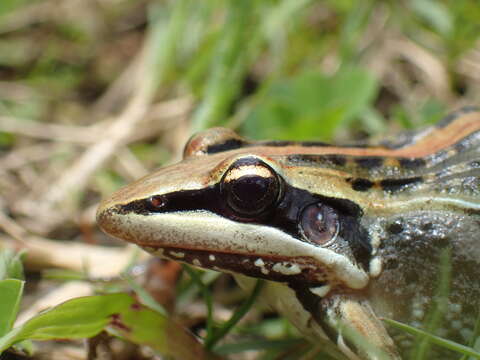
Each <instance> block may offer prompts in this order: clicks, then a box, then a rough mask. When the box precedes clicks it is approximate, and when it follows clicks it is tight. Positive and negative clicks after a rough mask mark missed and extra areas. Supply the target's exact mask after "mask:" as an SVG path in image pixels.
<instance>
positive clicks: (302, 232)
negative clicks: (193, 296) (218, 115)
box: [97, 108, 480, 360]
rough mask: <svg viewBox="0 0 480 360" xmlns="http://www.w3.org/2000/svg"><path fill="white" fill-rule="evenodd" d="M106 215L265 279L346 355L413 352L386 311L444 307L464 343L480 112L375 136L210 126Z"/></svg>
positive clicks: (242, 278) (145, 244) (400, 316)
mask: <svg viewBox="0 0 480 360" xmlns="http://www.w3.org/2000/svg"><path fill="white" fill-rule="evenodd" d="M97 219H98V223H99V224H100V226H101V227H102V228H103V230H104V231H105V232H107V233H109V234H111V235H113V236H115V237H118V238H120V239H124V240H126V241H129V242H132V243H135V244H137V245H139V246H140V247H142V248H143V249H145V250H146V251H148V252H150V253H152V254H154V255H158V256H161V257H164V258H168V259H173V260H177V261H181V262H185V263H188V264H192V265H195V266H198V267H203V268H208V269H214V270H218V271H225V272H229V273H233V274H236V277H237V278H238V281H239V282H240V284H241V285H243V286H245V287H248V286H251V283H252V278H262V279H265V280H266V286H265V289H264V290H265V297H267V299H269V301H270V302H271V303H272V305H273V306H274V307H276V308H277V309H278V310H279V311H280V312H282V313H283V314H284V315H285V316H286V317H287V318H289V319H290V321H291V322H292V323H293V324H294V325H295V326H296V327H297V328H298V329H299V330H300V331H301V332H302V333H304V334H305V335H306V336H307V337H308V338H310V339H317V340H316V341H317V342H318V343H320V344H322V343H323V344H325V347H326V348H328V346H330V347H333V348H335V349H337V350H338V349H339V350H340V351H341V352H342V353H343V354H344V356H345V357H346V358H348V359H365V360H374V359H388V360H393V359H407V358H409V351H410V349H411V348H412V346H413V344H414V342H415V341H416V340H412V338H411V337H410V336H408V335H406V334H405V333H400V332H398V331H395V330H394V329H391V328H390V327H388V328H387V325H386V324H385V323H384V322H383V321H382V320H381V319H382V318H391V319H394V320H398V321H400V322H403V323H406V324H409V325H412V326H414V327H420V328H421V327H423V326H425V324H427V323H428V318H429V316H431V314H432V312H436V314H437V317H438V319H437V325H438V326H436V328H435V329H433V330H432V331H434V333H436V334H437V335H439V336H442V337H444V338H448V339H452V340H454V341H457V342H460V343H463V344H468V343H469V342H470V341H471V339H472V337H473V336H474V327H475V322H476V319H477V317H478V313H479V305H480V300H479V299H480V112H478V110H476V109H474V108H464V109H462V110H459V111H457V112H456V113H453V114H452V115H450V116H448V117H446V118H445V119H443V120H442V121H441V122H439V123H437V124H436V125H434V126H432V127H430V128H427V129H425V130H423V131H419V132H415V133H408V134H407V133H403V134H400V135H398V136H396V137H390V138H387V139H384V140H382V141H379V142H378V143H376V144H370V145H368V146H366V145H352V146H333V145H329V144H325V143H319V142H293V141H262V142H253V141H248V140H246V139H244V138H242V137H240V136H238V135H237V134H236V133H234V132H233V131H231V130H227V129H222V128H214V129H211V130H207V131H205V132H202V133H200V134H197V135H196V136H194V137H193V138H191V139H190V141H189V142H188V143H187V145H186V146H185V151H184V159H183V161H181V162H180V163H178V164H175V165H171V166H167V167H164V168H161V169H159V170H158V171H156V172H154V173H152V174H150V175H148V176H146V177H144V178H142V179H140V180H138V181H136V182H134V183H132V184H130V185H128V186H126V187H125V188H123V189H120V190H119V191H117V192H116V193H115V194H113V195H112V196H111V197H110V198H108V199H106V200H104V201H103V202H102V204H101V205H100V207H99V209H98V213H97ZM443 258H447V259H448V261H446V262H445V261H443V262H441V261H440V259H443ZM441 264H443V267H445V266H446V267H447V268H446V270H445V269H443V270H442V266H441ZM441 274H446V276H443V277H442V276H441ZM442 278H443V282H444V284H443V288H447V290H448V293H445V291H444V292H442V291H440V290H439V288H441V285H442ZM445 282H446V286H445ZM433 354H436V355H432V357H430V358H435V359H455V358H458V354H457V355H456V354H455V353H453V352H448V351H444V350H438V349H437V350H435V349H434V351H433Z"/></svg>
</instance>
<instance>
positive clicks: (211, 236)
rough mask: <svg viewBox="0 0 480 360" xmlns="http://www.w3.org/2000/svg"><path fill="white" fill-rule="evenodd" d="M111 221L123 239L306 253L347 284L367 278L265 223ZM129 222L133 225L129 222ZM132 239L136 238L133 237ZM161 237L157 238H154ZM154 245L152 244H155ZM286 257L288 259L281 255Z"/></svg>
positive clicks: (206, 215) (194, 215)
mask: <svg viewBox="0 0 480 360" xmlns="http://www.w3.org/2000/svg"><path fill="white" fill-rule="evenodd" d="M116 223H117V225H118V226H119V227H124V229H123V230H124V231H123V232H124V234H125V235H126V239H127V240H128V239H129V238H130V241H132V242H138V243H139V244H140V245H142V244H144V245H146V246H148V245H150V246H153V245H154V244H155V243H157V244H158V246H160V247H161V246H165V247H173V248H177V249H179V251H181V249H182V248H191V249H199V250H203V251H225V252H231V253H236V254H246V255H252V254H257V255H258V256H259V257H261V256H262V255H265V256H268V255H270V256H282V257H285V258H287V259H292V260H290V261H291V262H292V263H294V258H295V257H304V258H310V259H311V260H312V262H314V263H316V264H318V268H319V269H321V268H323V269H327V271H329V272H330V274H329V275H330V276H331V277H333V278H336V279H338V280H339V281H340V282H343V283H344V284H346V285H347V286H348V287H350V288H354V289H361V288H363V287H365V286H366V285H367V283H368V275H367V274H366V273H365V271H364V270H363V269H361V268H359V267H358V266H356V265H355V264H353V263H352V262H351V261H350V260H349V259H348V258H347V257H345V256H343V255H340V254H337V253H335V252H334V251H332V250H329V249H326V248H322V247H318V246H314V245H312V244H309V243H306V242H303V241H300V240H298V239H295V238H293V237H292V236H290V235H288V234H286V233H284V232H282V231H280V230H278V229H275V228H273V227H269V226H262V225H255V224H246V223H239V222H235V221H232V220H228V219H225V218H223V217H221V216H218V215H215V214H213V213H210V212H207V211H185V212H176V213H164V214H152V215H149V216H144V215H139V214H133V213H130V214H129V215H128V216H127V217H125V218H123V216H122V215H118V218H117V219H116ZM132 224H133V225H132ZM137 239H138V241H137ZM160 239H161V240H160ZM155 246H157V245H155ZM287 261H288V260H287Z"/></svg>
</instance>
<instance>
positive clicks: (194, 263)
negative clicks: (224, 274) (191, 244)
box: [192, 259, 202, 267]
mask: <svg viewBox="0 0 480 360" xmlns="http://www.w3.org/2000/svg"><path fill="white" fill-rule="evenodd" d="M192 264H193V265H195V266H198V267H201V266H202V263H201V262H200V260H198V259H193V260H192Z"/></svg>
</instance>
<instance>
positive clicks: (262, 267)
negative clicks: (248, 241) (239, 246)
mask: <svg viewBox="0 0 480 360" xmlns="http://www.w3.org/2000/svg"><path fill="white" fill-rule="evenodd" d="M253 265H255V266H258V267H259V268H260V271H261V272H262V274H264V275H268V273H269V271H268V269H267V268H266V267H265V262H264V261H263V260H262V259H261V258H258V259H257V260H255V262H254V263H253Z"/></svg>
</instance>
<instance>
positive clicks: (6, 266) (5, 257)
mask: <svg viewBox="0 0 480 360" xmlns="http://www.w3.org/2000/svg"><path fill="white" fill-rule="evenodd" d="M24 254H25V252H24V251H21V252H18V253H16V252H14V251H13V250H10V249H6V250H2V251H0V280H2V279H19V280H23V279H24V276H23V265H22V261H21V259H22V256H23V255H24Z"/></svg>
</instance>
